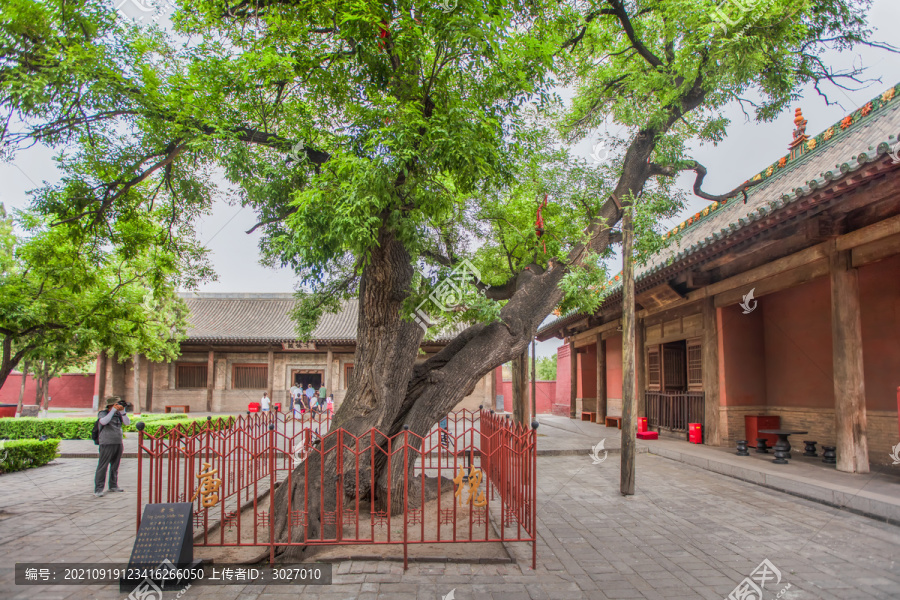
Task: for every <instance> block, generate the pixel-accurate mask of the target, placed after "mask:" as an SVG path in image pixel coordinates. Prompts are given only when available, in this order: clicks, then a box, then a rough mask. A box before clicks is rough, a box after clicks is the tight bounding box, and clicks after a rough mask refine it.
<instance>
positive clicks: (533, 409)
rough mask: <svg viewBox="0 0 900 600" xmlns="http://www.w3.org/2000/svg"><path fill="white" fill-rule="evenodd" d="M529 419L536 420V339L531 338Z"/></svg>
mask: <svg viewBox="0 0 900 600" xmlns="http://www.w3.org/2000/svg"><path fill="white" fill-rule="evenodd" d="M531 418H532V420H534V419H537V338H531Z"/></svg>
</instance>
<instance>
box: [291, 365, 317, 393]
mask: <svg viewBox="0 0 900 600" xmlns="http://www.w3.org/2000/svg"><path fill="white" fill-rule="evenodd" d="M324 380H325V371H320V370H314V369H293V370H292V371H291V384H292V385H296V386H298V387H300V388H302V389H304V390H305V389H306V388H307V386H309V385H310V384H312V386H313V389H314V390H316V393H318V392H319V388H320V387H322V382H323V381H324Z"/></svg>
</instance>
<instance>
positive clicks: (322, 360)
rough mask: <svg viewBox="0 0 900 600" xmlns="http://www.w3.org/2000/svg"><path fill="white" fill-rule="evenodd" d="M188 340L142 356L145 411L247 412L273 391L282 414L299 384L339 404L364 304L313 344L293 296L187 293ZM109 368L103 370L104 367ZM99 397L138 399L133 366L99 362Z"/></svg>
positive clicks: (318, 332)
mask: <svg viewBox="0 0 900 600" xmlns="http://www.w3.org/2000/svg"><path fill="white" fill-rule="evenodd" d="M183 297H184V299H185V301H186V303H187V305H188V308H189V309H190V315H189V317H188V322H189V328H188V331H187V338H186V339H185V340H184V341H182V342H181V354H180V356H179V357H178V358H177V359H176V360H174V361H172V362H169V363H152V362H148V361H147V360H146V358H145V357H142V358H141V359H140V364H139V368H138V373H139V376H140V381H141V383H140V386H139V389H140V391H141V406H142V407H143V410H144V411H145V412H162V411H163V410H164V409H165V407H166V406H167V405H169V406H171V405H185V406H188V407H189V410H191V411H195V412H196V411H207V412H242V411H246V410H247V406H248V404H249V403H251V402H258V401H259V399H260V397H261V396H262V393H263V392H268V394H269V397H270V398H272V400H273V402H276V403H281V404H282V406H283V410H287V406H288V404H289V389H290V387H291V386H292V385H293V384H297V385H300V386H302V387H303V388H306V386H307V385H309V384H312V385H313V387H314V388H316V389H318V388H319V386H321V385H322V384H324V385H325V387H326V389H327V390H328V393H329V394H332V393H333V394H334V398H335V403H336V404H338V405H339V404H340V402H341V400H343V398H344V396H345V394H346V392H347V385H348V382H349V381H350V374H351V373H352V372H353V366H354V365H353V356H354V352H355V351H356V339H355V338H356V324H357V318H358V304H357V301H356V300H351V301H349V302H347V303H346V304H345V305H344V307H343V308H342V310H341V311H340V312H338V313H336V314H329V315H324V316H323V317H322V319H321V321H320V322H319V324H318V326H317V327H316V329H315V330H314V331H313V334H312V338H311V339H310V341H308V342H300V341H299V340H297V337H296V334H295V332H294V322H293V320H292V319H291V317H290V311H291V308H293V306H294V303H295V300H294V297H293V295H292V294H210V293H189V294H183ZM449 341H450V340H449V339H441V338H439V339H436V340H433V341H429V342H426V343H424V344H423V347H422V349H423V351H424V352H425V355H424V356H423V357H422V360H424V358H426V357H427V356H428V355H431V354H433V353H435V352H437V351H439V350H440V349H441V348H442V347H443V346H444V345H446V344H447V342H449ZM103 363H105V365H103ZM97 372H98V373H106V377H105V378H102V377H97V382H96V389H97V391H96V396H97V397H100V398H102V397H105V396H108V395H111V394H113V395H121V396H123V397H125V398H126V399H128V400H130V401H132V402H134V401H135V396H134V384H133V381H134V371H133V361H132V360H126V361H125V362H124V363H121V362H119V361H117V360H114V357H110V358H109V359H105V358H104V357H102V356H101V358H100V359H99V361H98V369H97ZM493 381H494V378H493V377H490V376H486V377H485V378H484V379H482V381H481V382H480V383H479V384H478V385H477V386H476V387H475V389H474V390H473V391H472V393H471V394H470V395H469V396H467V397H466V398H465V400H464V401H463V402H462V403H461V404H460V405H459V407H458V408H469V409H477V408H478V406H479V405H481V404H487V401H488V400H489V399H490V398H492V397H493V395H494V392H493V387H492V386H493Z"/></svg>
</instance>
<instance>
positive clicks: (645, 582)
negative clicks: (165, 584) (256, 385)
mask: <svg viewBox="0 0 900 600" xmlns="http://www.w3.org/2000/svg"><path fill="white" fill-rule="evenodd" d="M136 462H137V461H135V460H126V461H123V466H122V470H121V475H120V482H121V484H122V485H123V486H126V487H127V489H128V491H127V493H125V494H115V495H108V496H106V497H104V498H100V499H97V498H94V497H93V496H92V495H91V481H92V472H93V468H94V462H93V461H90V460H85V459H58V460H56V461H55V462H54V463H51V464H50V465H48V466H46V467H42V468H40V469H33V470H30V471H25V472H21V473H13V474H9V475H4V476H2V479H0V510H2V512H0V548H2V553H3V555H4V556H6V557H7V561H5V563H4V566H3V567H2V568H0V598H8V599H10V600H12V599H19V598H21V599H24V598H29V599H32V598H34V599H40V600H55V599H62V598H71V599H76V598H99V599H107V598H124V597H126V595H125V594H120V593H119V592H118V591H117V590H116V589H114V588H112V587H106V588H100V587H44V588H35V587H27V588H26V587H16V586H15V585H14V584H13V571H12V569H11V563H12V562H13V561H22V562H24V561H55V562H59V561H71V562H89V561H93V562H125V561H127V558H128V555H129V552H130V548H131V544H132V538H133V535H134V519H135V504H134V501H135V498H134V490H133V486H128V482H133V481H134V478H135V471H136ZM637 469H638V479H637V481H638V493H637V495H636V496H634V497H630V498H623V497H622V496H620V495H619V493H618V475H619V462H618V456H617V455H612V454H611V455H610V456H609V459H608V460H606V461H605V462H603V463H601V464H599V465H594V464H592V462H591V460H590V459H589V458H588V457H587V456H584V457H581V456H555V457H541V458H539V459H538V471H539V480H538V481H539V498H538V499H539V504H538V506H539V514H538V517H539V535H540V542H539V544H538V569H537V571H536V572H535V571H531V569H530V568H529V566H530V547H528V546H526V545H524V544H514V545H513V548H512V550H513V553H514V555H515V556H516V557H517V559H519V563H518V564H516V565H459V564H449V565H438V564H418V565H417V564H411V565H410V569H409V571H407V572H405V573H404V572H403V570H402V565H401V564H398V563H385V562H380V563H379V562H345V563H340V564H339V565H336V566H335V573H336V574H335V579H334V581H335V584H334V585H332V586H329V587H314V586H307V587H306V588H304V587H303V586H290V587H287V586H270V587H267V588H261V587H260V586H230V587H222V586H215V587H200V586H195V587H193V588H192V589H189V590H188V591H187V592H186V593H185V595H184V596H182V598H184V599H185V600H193V599H196V600H204V599H210V600H211V599H213V598H215V599H216V600H232V599H237V598H241V599H247V600H288V599H291V600H295V599H296V598H297V597H298V593H299V592H303V594H302V596H300V597H304V598H320V599H337V598H359V599H363V600H365V599H368V598H423V599H424V598H427V599H429V600H431V599H434V600H438V599H440V598H442V597H443V596H445V595H446V594H448V593H449V592H450V591H451V590H454V589H455V598H457V599H458V600H467V599H469V598H472V599H475V598H478V599H499V598H509V599H522V598H533V599H565V598H592V599H598V600H603V599H607V598H652V599H663V598H665V599H678V598H685V599H687V598H690V599H696V598H709V599H718V600H721V599H722V598H725V597H726V596H727V595H728V593H729V592H730V591H731V590H732V589H733V588H734V587H735V586H736V585H737V584H738V583H739V582H740V581H741V580H742V579H743V578H744V577H745V576H747V575H749V574H750V573H751V572H752V571H753V570H754V569H755V568H756V566H757V565H758V564H759V563H760V562H761V561H762V560H763V559H765V558H768V559H769V560H770V561H772V563H774V565H775V566H776V567H777V568H778V569H780V570H781V573H782V583H781V584H780V585H779V586H776V587H772V586H771V584H770V586H769V588H768V589H767V592H768V593H767V594H766V596H765V599H766V600H770V599H771V598H774V597H775V592H777V591H778V590H780V589H781V588H782V586H784V585H785V584H788V583H789V584H791V589H790V590H788V591H787V592H786V593H785V594H783V595H782V596H781V597H782V598H783V599H785V600H812V599H819V598H821V599H825V600H832V599H834V600H837V599H841V600H848V599H854V598H860V599H862V598H866V599H869V598H900V560H898V557H900V528H898V527H895V526H892V525H886V524H884V523H879V522H877V521H873V520H870V519H867V518H865V517H860V516H857V515H854V514H850V513H848V512H845V511H840V510H838V509H834V508H829V507H825V506H822V505H820V504H815V503H812V502H807V501H805V500H802V499H798V498H796V497H793V496H789V495H786V494H782V493H780V492H775V491H772V490H768V489H765V488H761V487H758V486H755V485H752V484H749V483H745V482H742V481H738V480H735V479H732V478H729V477H725V476H722V475H718V474H716V473H711V472H708V471H704V470H701V469H699V468H696V467H692V466H690V465H686V464H683V463H678V462H674V461H671V460H668V459H665V458H661V457H658V456H653V455H648V454H641V455H639V456H638V460H637ZM397 550H398V553H399V552H402V549H401V548H400V547H398V548H397ZM174 596H175V594H174V593H167V595H166V598H173V597H174Z"/></svg>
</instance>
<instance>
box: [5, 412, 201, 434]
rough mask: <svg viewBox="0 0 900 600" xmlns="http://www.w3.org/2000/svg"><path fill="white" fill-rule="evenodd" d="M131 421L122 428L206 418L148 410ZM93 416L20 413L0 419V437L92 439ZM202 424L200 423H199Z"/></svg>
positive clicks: (168, 425) (131, 416)
mask: <svg viewBox="0 0 900 600" xmlns="http://www.w3.org/2000/svg"><path fill="white" fill-rule="evenodd" d="M129 418H130V420H131V423H130V424H128V425H126V426H125V427H124V428H123V429H124V430H125V431H137V429H135V428H134V426H135V424H136V423H137V421H138V420H140V421H143V422H144V423H146V424H147V427H148V429H149V427H150V426H151V424H152V425H154V426H156V425H158V424H165V427H166V428H171V427H173V426H174V425H175V424H177V423H186V422H194V421H198V422H200V421H202V422H205V421H206V419H205V418H202V417H201V418H197V417H195V418H193V419H191V418H190V417H188V416H187V415H166V414H148V415H141V416H140V418H139V419H135V418H134V415H130V416H129ZM96 420H97V418H96V417H72V418H66V417H62V418H47V419H41V418H39V417H19V418H18V419H16V418H4V419H0V438H5V439H10V440H27V439H38V438H40V437H42V436H47V437H48V438H59V439H61V440H89V439H91V431H92V430H93V429H94V422H95V421H96ZM201 424H202V423H201Z"/></svg>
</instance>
